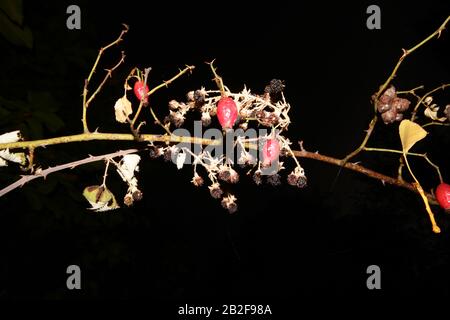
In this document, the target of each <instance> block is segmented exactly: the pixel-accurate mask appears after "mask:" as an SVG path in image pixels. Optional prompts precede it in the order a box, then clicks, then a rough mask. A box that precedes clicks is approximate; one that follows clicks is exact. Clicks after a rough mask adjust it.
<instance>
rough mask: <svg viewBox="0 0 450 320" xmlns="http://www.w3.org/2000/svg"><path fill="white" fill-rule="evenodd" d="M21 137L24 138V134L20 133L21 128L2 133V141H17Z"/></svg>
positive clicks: (0, 136) (0, 139)
mask: <svg viewBox="0 0 450 320" xmlns="http://www.w3.org/2000/svg"><path fill="white" fill-rule="evenodd" d="M20 139H22V136H21V135H20V131H19V130H16V131H11V132H7V133H4V134H2V135H0V143H10V142H17V141H19V140H20Z"/></svg>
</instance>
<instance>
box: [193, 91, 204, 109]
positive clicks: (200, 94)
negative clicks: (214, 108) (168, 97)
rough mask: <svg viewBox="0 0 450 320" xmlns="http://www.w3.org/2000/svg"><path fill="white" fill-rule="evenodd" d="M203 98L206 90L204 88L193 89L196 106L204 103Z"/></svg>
mask: <svg viewBox="0 0 450 320" xmlns="http://www.w3.org/2000/svg"><path fill="white" fill-rule="evenodd" d="M205 98H206V91H205V90H204V89H202V90H195V92H194V102H195V106H196V107H201V106H203V105H204V104H205Z"/></svg>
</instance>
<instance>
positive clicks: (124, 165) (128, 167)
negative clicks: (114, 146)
mask: <svg viewBox="0 0 450 320" xmlns="http://www.w3.org/2000/svg"><path fill="white" fill-rule="evenodd" d="M140 160H141V157H140V156H139V155H137V154H127V155H125V156H123V158H122V160H121V161H120V164H119V167H118V168H117V172H118V173H119V175H120V176H121V177H122V179H123V180H124V181H125V182H128V183H130V182H131V180H132V179H133V178H134V172H135V171H139V166H138V164H139V161H140Z"/></svg>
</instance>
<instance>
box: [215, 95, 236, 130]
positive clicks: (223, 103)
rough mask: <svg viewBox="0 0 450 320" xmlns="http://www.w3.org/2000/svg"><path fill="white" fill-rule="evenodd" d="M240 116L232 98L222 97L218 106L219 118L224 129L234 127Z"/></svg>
mask: <svg viewBox="0 0 450 320" xmlns="http://www.w3.org/2000/svg"><path fill="white" fill-rule="evenodd" d="M237 115H238V111H237V106H236V103H235V102H234V100H233V99H231V98H230V97H222V98H221V99H220V100H219V103H218V104H217V118H218V119H219V123H220V125H221V126H222V128H223V129H230V128H232V127H233V126H234V123H235V122H236V119H237Z"/></svg>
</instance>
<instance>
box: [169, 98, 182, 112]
mask: <svg viewBox="0 0 450 320" xmlns="http://www.w3.org/2000/svg"><path fill="white" fill-rule="evenodd" d="M179 106H180V104H179V103H178V101H176V100H170V101H169V109H170V110H177V109H178V107H179Z"/></svg>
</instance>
